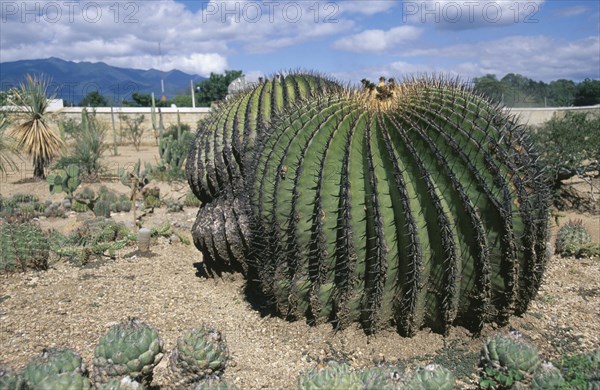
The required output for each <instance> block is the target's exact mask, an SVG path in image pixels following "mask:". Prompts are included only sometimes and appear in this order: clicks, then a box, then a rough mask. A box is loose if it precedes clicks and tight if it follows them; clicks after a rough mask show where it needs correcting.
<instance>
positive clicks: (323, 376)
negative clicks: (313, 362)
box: [298, 362, 363, 390]
mask: <svg viewBox="0 0 600 390" xmlns="http://www.w3.org/2000/svg"><path fill="white" fill-rule="evenodd" d="M362 388H363V382H362V378H361V376H360V375H359V374H358V373H357V372H355V371H352V370H351V369H350V367H349V366H348V365H347V364H344V363H337V362H329V363H328V364H327V366H325V367H321V368H314V369H312V370H310V371H309V372H307V373H305V374H303V375H301V376H300V377H299V378H298V389H299V390H319V389H322V390H326V389H348V390H362Z"/></svg>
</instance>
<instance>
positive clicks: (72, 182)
mask: <svg viewBox="0 0 600 390" xmlns="http://www.w3.org/2000/svg"><path fill="white" fill-rule="evenodd" d="M47 181H48V184H49V186H50V192H51V193H53V194H59V193H61V192H66V193H67V194H68V196H69V198H72V197H73V193H74V192H75V190H76V189H77V187H79V184H81V181H80V180H79V167H78V166H77V165H75V164H71V165H69V166H67V168H66V169H64V170H63V169H58V170H55V171H53V172H52V173H51V174H50V175H48V178H47Z"/></svg>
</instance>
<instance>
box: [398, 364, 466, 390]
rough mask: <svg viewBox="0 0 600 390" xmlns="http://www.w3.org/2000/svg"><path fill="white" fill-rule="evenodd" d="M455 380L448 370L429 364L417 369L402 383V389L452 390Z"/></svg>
mask: <svg viewBox="0 0 600 390" xmlns="http://www.w3.org/2000/svg"><path fill="white" fill-rule="evenodd" d="M455 382H456V378H455V377H454V374H453V373H452V372H451V371H449V370H448V369H446V368H444V367H442V366H440V365H438V364H429V365H427V366H425V367H422V368H419V369H417V370H416V371H415V372H414V373H413V374H412V375H411V376H409V378H407V379H406V381H405V383H404V386H405V387H404V388H406V389H413V390H452V389H454V383H455Z"/></svg>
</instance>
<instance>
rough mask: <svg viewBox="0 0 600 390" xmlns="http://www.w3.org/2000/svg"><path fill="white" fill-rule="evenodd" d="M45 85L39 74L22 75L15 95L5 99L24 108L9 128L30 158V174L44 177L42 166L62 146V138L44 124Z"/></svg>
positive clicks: (45, 119)
mask: <svg viewBox="0 0 600 390" xmlns="http://www.w3.org/2000/svg"><path fill="white" fill-rule="evenodd" d="M48 85H49V80H48V79H46V78H44V77H43V76H31V75H26V76H25V83H23V84H21V85H20V87H19V88H18V90H17V91H16V92H15V95H14V96H12V97H11V98H10V100H9V102H10V103H11V105H12V106H16V107H20V108H22V109H23V110H24V111H25V112H24V114H23V116H24V120H23V122H22V123H20V124H19V125H18V126H17V127H15V129H14V130H13V131H12V133H11V135H12V136H14V137H15V139H16V140H17V145H18V147H19V149H21V150H24V151H25V153H27V154H29V155H30V156H31V157H32V158H33V176H34V177H36V178H39V179H43V178H44V177H45V173H44V169H45V167H47V166H48V164H50V162H51V161H52V159H53V158H54V157H56V156H58V155H59V154H60V151H61V149H62V148H63V146H64V143H63V141H62V139H61V138H60V137H59V136H58V135H57V134H56V133H55V132H53V131H52V130H51V129H50V127H49V126H48V113H47V112H46V110H47V108H48V100H49V97H48Z"/></svg>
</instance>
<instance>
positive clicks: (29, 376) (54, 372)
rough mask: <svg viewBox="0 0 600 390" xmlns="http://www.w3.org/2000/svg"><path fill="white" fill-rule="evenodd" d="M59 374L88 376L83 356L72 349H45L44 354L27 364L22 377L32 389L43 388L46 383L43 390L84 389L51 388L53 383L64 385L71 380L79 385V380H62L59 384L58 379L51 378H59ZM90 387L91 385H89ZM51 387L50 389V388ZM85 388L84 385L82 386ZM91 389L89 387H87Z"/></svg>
mask: <svg viewBox="0 0 600 390" xmlns="http://www.w3.org/2000/svg"><path fill="white" fill-rule="evenodd" d="M59 374H72V375H75V376H79V377H83V376H84V375H87V368H86V366H85V363H84V361H83V359H82V358H81V356H79V354H77V353H76V352H73V351H71V350H70V349H58V348H48V349H44V350H43V351H42V353H41V354H40V355H38V356H36V357H34V358H33V359H31V360H30V361H29V363H27V366H25V368H24V369H23V372H22V374H21V375H22V376H23V378H24V379H25V381H27V384H28V385H29V386H30V387H32V388H35V389H37V388H42V386H41V384H42V383H44V382H46V383H47V385H46V386H45V387H43V388H48V389H51V388H54V389H56V388H69V389H70V388H82V387H69V386H61V387H59V386H50V384H51V383H55V384H56V383H63V382H62V381H63V380H64V381H66V382H64V383H67V382H69V381H70V380H71V379H72V380H75V382H74V383H79V382H78V381H77V378H71V379H68V378H64V377H63V378H61V379H60V380H59V381H58V382H56V381H57V380H58V378H54V379H52V378H50V377H53V376H58V375H59ZM88 385H89V383H88ZM48 386H50V387H48ZM82 386H83V385H82ZM87 388H89V386H88V387H87Z"/></svg>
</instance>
